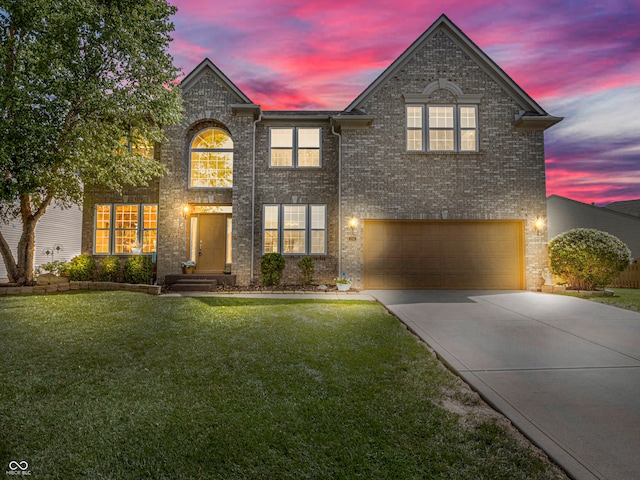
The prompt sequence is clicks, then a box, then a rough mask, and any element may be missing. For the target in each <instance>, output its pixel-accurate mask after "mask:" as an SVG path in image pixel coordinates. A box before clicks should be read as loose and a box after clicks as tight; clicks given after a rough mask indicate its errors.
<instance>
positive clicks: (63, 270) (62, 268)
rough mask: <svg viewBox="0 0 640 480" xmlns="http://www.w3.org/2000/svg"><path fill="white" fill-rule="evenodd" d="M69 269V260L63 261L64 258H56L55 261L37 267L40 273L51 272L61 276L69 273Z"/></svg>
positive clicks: (37, 271)
mask: <svg viewBox="0 0 640 480" xmlns="http://www.w3.org/2000/svg"><path fill="white" fill-rule="evenodd" d="M68 270H69V265H68V264H67V262H63V261H62V260H54V261H53V262H49V263H45V264H43V265H40V266H39V267H38V268H37V269H36V273H37V274H39V273H40V272H49V273H53V274H54V275H58V276H61V275H64V276H66V275H68V274H69V273H68Z"/></svg>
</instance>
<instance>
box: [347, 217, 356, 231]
mask: <svg viewBox="0 0 640 480" xmlns="http://www.w3.org/2000/svg"><path fill="white" fill-rule="evenodd" d="M349 228H350V229H351V233H355V231H356V228H358V219H357V218H356V217H351V218H350V219H349Z"/></svg>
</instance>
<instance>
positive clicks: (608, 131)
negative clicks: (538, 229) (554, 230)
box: [169, 0, 640, 205]
mask: <svg viewBox="0 0 640 480" xmlns="http://www.w3.org/2000/svg"><path fill="white" fill-rule="evenodd" d="M169 1H170V3H172V4H173V5H175V6H176V7H178V13H177V14H176V16H175V17H174V22H175V28H176V30H175V32H174V35H173V37H174V41H173V43H172V45H171V53H172V54H173V56H174V59H175V63H176V65H177V66H178V67H180V68H181V69H182V70H183V72H184V73H185V74H186V73H188V72H190V71H191V70H192V69H193V68H195V67H196V66H197V65H198V64H199V63H200V62H201V61H202V60H203V59H204V58H205V57H208V58H209V59H210V60H211V61H212V62H213V63H215V64H216V66H218V67H219V68H220V69H221V70H222V71H223V72H224V73H225V74H226V75H227V76H228V77H229V79H230V80H231V81H232V82H234V83H235V84H236V85H237V86H238V87H239V88H240V89H241V90H242V91H243V92H244V93H245V94H246V95H247V96H248V97H249V98H251V100H253V101H254V102H255V103H258V104H260V105H262V107H263V109H279V110H294V109H295V110H342V109H344V108H345V107H346V106H347V105H348V104H349V103H351V101H353V100H354V99H355V98H356V97H357V96H358V95H359V94H360V93H361V92H362V91H363V90H364V89H365V88H366V87H367V86H368V85H369V84H370V83H371V82H372V81H373V80H375V78H376V77H377V76H378V75H379V74H380V73H382V71H383V70H384V69H385V68H386V67H388V66H389V65H390V64H391V63H392V62H393V61H394V60H395V59H396V58H397V57H398V56H400V55H401V54H402V52H404V50H405V49H406V48H407V47H408V46H409V45H411V43H413V41H414V40H416V39H417V38H418V37H419V36H420V35H421V34H422V33H423V32H424V31H425V30H426V29H427V28H428V27H429V26H430V25H431V24H432V23H433V22H434V21H435V20H437V18H438V17H439V16H440V15H441V14H442V13H444V14H446V15H447V16H448V17H449V18H450V19H451V20H452V21H453V22H454V23H455V24H456V25H458V27H460V29H462V31H463V32H465V33H466V34H467V36H469V38H471V40H473V41H474V42H475V43H476V44H477V45H478V46H479V47H480V48H481V49H483V50H484V52H485V53H487V54H488V55H489V56H490V57H491V58H492V59H493V60H494V61H495V62H496V63H497V64H498V65H500V67H502V69H503V70H504V71H505V72H507V74H509V75H510V76H511V78H513V80H515V81H516V82H517V83H518V84H519V85H520V86H521V87H522V88H523V89H524V90H525V91H526V92H527V93H529V95H531V96H532V97H533V98H534V99H535V100H536V101H537V102H538V103H539V104H540V105H541V106H542V107H543V108H544V109H545V110H547V112H549V113H550V114H552V115H557V116H563V117H565V119H564V120H563V121H562V122H561V123H560V124H558V125H556V126H555V127H552V128H551V129H549V130H548V131H547V132H546V134H545V138H546V163H547V194H548V195H551V194H556V195H561V196H564V197H568V198H572V199H574V200H578V201H582V202H586V203H592V202H594V203H596V204H597V205H604V204H607V203H610V202H613V201H619V200H633V199H640V115H639V114H638V112H639V111H640V0H536V1H535V2H534V1H533V0H522V1H515V0H509V1H504V0H474V1H473V2H470V1H468V0H404V1H402V2H398V1H397V0H343V1H340V2H334V1H331V0H323V1H320V0H308V1H307V0H297V1H295V0H235V1H232V2H229V1H222V0H169Z"/></svg>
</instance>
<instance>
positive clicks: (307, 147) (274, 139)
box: [269, 127, 322, 168]
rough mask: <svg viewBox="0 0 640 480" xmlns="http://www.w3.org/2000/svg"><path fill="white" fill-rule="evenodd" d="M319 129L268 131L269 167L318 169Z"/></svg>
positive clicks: (291, 128) (273, 129)
mask: <svg viewBox="0 0 640 480" xmlns="http://www.w3.org/2000/svg"><path fill="white" fill-rule="evenodd" d="M321 132H322V129H320V128H306V127H305V128H302V127H295V128H294V127H286V128H284V127H277V128H275V127H274V128H271V129H270V130H269V166H270V167H290V168H308V167H311V168H314V167H320V166H321V162H320V135H321Z"/></svg>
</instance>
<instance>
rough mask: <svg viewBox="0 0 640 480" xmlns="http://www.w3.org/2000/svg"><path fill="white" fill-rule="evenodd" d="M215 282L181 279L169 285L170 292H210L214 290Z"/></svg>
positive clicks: (216, 283)
mask: <svg viewBox="0 0 640 480" xmlns="http://www.w3.org/2000/svg"><path fill="white" fill-rule="evenodd" d="M217 285H218V282H217V281H216V280H206V279H197V278H194V279H181V280H178V281H177V282H176V283H174V284H173V285H171V291H172V292H210V291H212V290H214V289H215V288H216V286H217Z"/></svg>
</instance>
